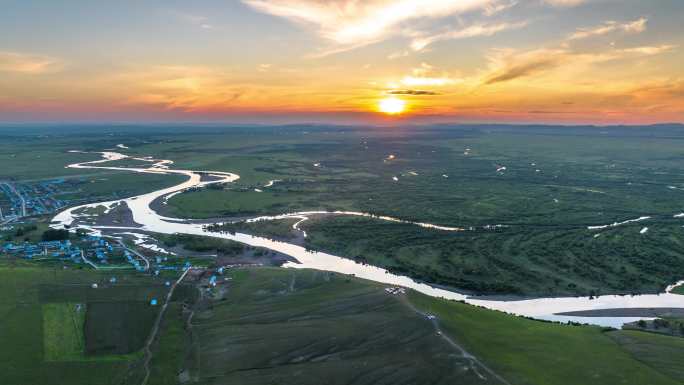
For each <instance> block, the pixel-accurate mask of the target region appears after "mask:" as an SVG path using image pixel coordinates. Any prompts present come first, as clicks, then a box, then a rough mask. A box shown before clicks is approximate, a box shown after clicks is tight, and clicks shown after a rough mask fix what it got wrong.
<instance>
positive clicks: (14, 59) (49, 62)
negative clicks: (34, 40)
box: [0, 51, 63, 75]
mask: <svg viewBox="0 0 684 385" xmlns="http://www.w3.org/2000/svg"><path fill="white" fill-rule="evenodd" d="M62 68H63V64H62V62H61V61H60V60H58V59H55V58H51V57H48V56H41V55H31V54H24V53H18V52H3V51H0V72H16V73H23V74H32V75H38V74H45V73H52V72H58V71H60V70H61V69H62Z"/></svg>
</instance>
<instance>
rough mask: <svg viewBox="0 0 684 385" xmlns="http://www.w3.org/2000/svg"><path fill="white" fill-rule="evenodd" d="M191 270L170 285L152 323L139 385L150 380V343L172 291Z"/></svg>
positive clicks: (188, 269)
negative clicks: (143, 374) (143, 373)
mask: <svg viewBox="0 0 684 385" xmlns="http://www.w3.org/2000/svg"><path fill="white" fill-rule="evenodd" d="M190 270H192V267H189V268H187V269H186V270H185V271H184V272H183V274H181V276H180V278H178V280H176V282H174V283H173V285H171V289H170V290H169V293H168V294H167V295H166V301H164V305H162V308H161V309H160V310H159V314H158V315H157V320H156V321H155V322H154V327H153V328H152V332H150V336H149V337H148V339H147V342H146V343H145V348H144V350H145V363H144V367H145V378H143V380H142V382H141V383H140V384H141V385H146V384H147V380H148V379H149V378H150V361H152V343H153V342H154V340H155V339H156V338H157V333H158V332H159V326H160V325H161V321H162V319H163V318H164V313H165V312H166V308H167V307H168V306H169V302H171V297H172V296H173V292H174V290H176V286H178V284H179V283H180V282H181V281H182V280H183V278H185V276H186V275H188V273H189V272H190Z"/></svg>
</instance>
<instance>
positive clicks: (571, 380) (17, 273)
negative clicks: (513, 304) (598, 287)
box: [0, 262, 684, 385]
mask: <svg viewBox="0 0 684 385" xmlns="http://www.w3.org/2000/svg"><path fill="white" fill-rule="evenodd" d="M226 277H227V278H229V280H226V281H221V283H220V284H219V286H218V287H217V288H214V289H212V291H211V292H207V291H206V288H205V287H201V286H198V287H195V286H191V285H190V284H189V282H188V284H186V285H182V286H180V287H179V288H178V291H177V292H176V294H174V298H173V302H172V303H171V305H170V306H169V308H168V309H167V313H166V316H165V318H164V321H163V322H162V327H161V329H160V334H159V336H158V339H157V341H156V342H155V343H154V344H153V346H152V359H151V364H150V373H151V376H150V382H149V383H150V384H155V385H160V384H178V383H186V382H187V381H191V382H194V383H202V384H233V383H240V384H272V383H278V384H283V385H286V384H298V385H299V384H308V383H310V384H317V383H320V379H321V378H326V382H329V383H331V384H379V383H387V384H390V383H391V384H453V383H459V384H469V383H473V384H476V383H477V384H481V383H485V384H486V383H497V384H498V383H500V382H498V381H497V380H496V378H495V377H494V376H492V375H491V374H489V373H487V372H485V371H484V370H483V369H482V368H481V367H478V366H477V365H476V366H475V367H476V368H480V369H479V372H480V375H482V374H483V373H484V376H485V379H482V378H480V377H479V375H478V374H477V373H476V372H475V371H474V370H473V364H472V362H471V360H470V359H469V358H467V357H465V356H464V355H463V354H462V353H461V351H460V350H459V349H458V348H457V347H456V346H454V345H452V344H450V343H449V342H448V341H447V340H446V339H445V338H444V336H446V337H448V338H449V339H450V340H451V341H453V342H454V343H455V344H457V345H460V346H462V347H463V348H464V349H466V350H467V351H468V352H469V353H471V354H473V355H474V356H475V357H476V358H477V359H478V360H480V361H481V362H482V363H484V364H485V365H486V366H487V367H489V368H490V369H492V370H493V371H494V372H496V373H497V374H498V375H500V376H502V377H504V378H505V379H506V380H507V381H508V382H510V383H511V384H513V385H518V384H520V385H523V384H535V385H537V384H538V385H547V384H548V385H564V384H568V385H575V384H589V385H591V384H607V383H610V384H619V383H627V384H632V385H641V384H643V385H647V384H648V385H661V384H662V385H670V384H672V385H674V384H678V383H681V381H682V371H681V367H680V366H681V365H680V364H681V362H682V360H684V346H682V343H683V342H682V341H684V340H683V339H681V338H678V337H667V336H661V335H655V334H652V333H643V332H636V331H615V330H605V329H602V328H598V327H587V326H568V325H559V324H554V323H548V322H540V321H532V320H528V319H524V318H518V317H514V316H511V315H507V314H503V313H500V312H495V311H490V310H486V309H481V308H477V307H473V306H470V305H466V304H463V303H459V302H453V301H446V300H440V299H435V298H430V297H427V296H424V295H421V294H418V293H415V292H411V291H409V293H408V294H407V295H391V294H388V293H386V292H385V290H384V288H385V286H383V285H380V284H376V283H373V282H369V281H364V280H360V279H356V278H353V277H348V276H344V275H340V274H336V273H329V272H321V271H314V270H296V269H279V268H251V269H231V270H228V271H227V275H226ZM108 278H109V274H106V273H102V272H97V271H93V270H79V269H67V270H64V269H62V268H61V266H55V268H50V267H48V266H47V265H45V264H43V265H36V264H31V263H22V262H14V263H6V262H3V263H2V264H1V265H0V315H2V318H0V319H1V320H2V321H0V325H1V326H2V327H1V328H0V338H2V341H3V344H2V348H0V362H2V364H3V368H5V369H4V370H2V371H0V383H2V384H8V385H15V384H16V385H23V384H53V383H56V382H55V379H59V381H60V382H59V383H68V384H139V383H140V379H141V375H140V373H141V364H140V363H141V358H142V355H141V353H140V352H139V351H135V352H132V353H129V354H124V352H129V351H131V350H133V349H136V347H137V348H139V346H140V341H141V340H143V339H144V337H145V336H146V335H147V334H146V333H145V331H144V330H143V329H144V327H143V326H144V325H145V324H146V323H147V322H149V320H150V319H151V318H152V317H153V316H154V313H153V312H152V310H150V308H149V307H147V308H145V307H144V306H143V303H142V301H141V299H142V298H149V297H150V296H161V295H163V292H162V291H160V290H164V289H163V288H160V283H161V282H157V281H156V280H155V279H154V278H151V277H148V276H145V275H140V274H136V273H130V274H123V275H120V276H119V282H118V283H117V284H116V285H115V286H112V287H109V286H108V285H107V279H108ZM93 282H98V283H100V287H99V288H98V289H92V288H90V284H91V283H93ZM198 289H199V290H201V291H203V292H204V294H203V295H201V296H198V295H197V294H198V293H199V290H198ZM84 293H88V294H84ZM90 293H98V294H90ZM76 304H84V307H82V308H81V309H80V312H76V309H77V307H76ZM182 304H185V306H182ZM83 312H85V314H84V313H83ZM91 312H92V313H91ZM424 314H434V315H436V316H437V321H436V324H433V323H432V322H431V321H429V320H427V319H426V317H425V315H424ZM89 317H92V318H91V319H89ZM112 319H114V320H113V321H112ZM146 320H147V321H146ZM89 322H92V324H90V325H88V323H89ZM67 324H68V327H67ZM79 325H82V326H80V327H79ZM98 325H100V326H98ZM435 325H439V328H440V329H441V331H442V332H443V333H444V334H440V333H438V331H439V329H436V327H435ZM92 327H96V328H98V329H97V330H93V331H89V330H88V328H92ZM79 329H80V331H79ZM89 333H95V335H96V336H98V339H96V340H95V342H96V344H95V345H92V346H98V348H97V351H91V352H89V351H88V346H89V342H88V338H90V336H89ZM129 333H130V336H129V335H128V334H129ZM103 337H104V338H103ZM122 340H123V341H125V342H124V343H120V341H122ZM135 341H138V342H137V344H136V343H135ZM114 345H118V346H116V349H112V347H113V346H114Z"/></svg>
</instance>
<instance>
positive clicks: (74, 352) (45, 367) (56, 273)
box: [0, 257, 166, 385]
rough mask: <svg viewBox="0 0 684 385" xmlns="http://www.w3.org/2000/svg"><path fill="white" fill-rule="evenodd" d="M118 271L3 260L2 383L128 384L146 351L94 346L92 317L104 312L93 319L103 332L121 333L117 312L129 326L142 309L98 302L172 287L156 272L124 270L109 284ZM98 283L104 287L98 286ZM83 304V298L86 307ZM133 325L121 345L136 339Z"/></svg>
mask: <svg viewBox="0 0 684 385" xmlns="http://www.w3.org/2000/svg"><path fill="white" fill-rule="evenodd" d="M0 258H2V257H0ZM110 274H111V273H102V272H97V271H93V270H85V269H71V268H70V269H64V268H63V267H62V265H61V264H58V265H55V266H53V267H50V266H49V265H48V264H40V265H39V264H35V263H26V262H22V261H14V262H7V261H1V260H0V320H1V321H0V340H1V341H2V344H1V345H2V348H1V349H0V363H1V364H0V366H2V368H3V370H1V371H0V383H2V384H7V385H25V384H57V383H60V384H84V385H85V384H87V385H94V384H98V385H99V384H121V383H122V381H123V379H124V378H125V377H126V375H127V373H128V372H129V366H130V365H131V364H132V363H133V362H135V361H136V360H138V359H139V355H138V354H137V353H132V354H128V355H123V354H107V353H108V352H106V351H94V352H88V350H87V346H88V339H89V338H88V334H87V329H88V328H89V326H88V325H87V318H88V317H93V316H94V317H95V318H99V321H98V322H99V324H98V325H94V326H95V327H94V328H93V327H92V326H90V328H91V329H92V331H91V332H92V333H95V334H96V335H98V336H103V335H110V334H112V335H113V333H114V332H115V331H116V330H115V329H116V327H115V326H116V322H113V321H116V319H117V317H119V318H125V319H127V321H126V323H125V325H129V326H130V325H135V324H136V323H140V324H141V325H144V323H143V322H141V319H142V318H144V316H145V315H144V312H142V311H140V309H138V310H136V311H127V312H121V313H120V314H117V315H114V314H112V313H111V312H110V313H107V314H101V313H100V311H99V310H98V309H97V307H98V306H102V304H111V303H115V304H116V303H140V301H141V300H142V299H143V298H144V301H149V297H150V296H152V295H163V292H164V291H165V290H166V289H162V287H163V283H162V282H156V281H155V280H154V279H152V278H150V277H146V276H142V275H138V274H134V273H123V272H118V273H116V274H117V277H118V283H117V285H119V286H117V287H108V283H107V282H108V280H109V278H110V277H111V275H110ZM92 283H98V284H99V285H100V287H99V288H98V289H92V288H91V287H90V285H91V284H92ZM95 293H97V294H95ZM145 293H146V294H145ZM128 296H130V297H128ZM76 304H82V305H83V306H82V307H81V309H80V311H76ZM133 310H134V309H133ZM141 313H143V314H141ZM119 325H121V323H119ZM129 326H127V327H126V328H125V329H123V330H119V331H118V333H119V334H118V336H119V337H122V338H121V339H119V340H118V341H117V342H116V343H117V344H119V343H120V342H119V341H124V342H125V341H126V339H127V338H129V337H128V336H126V335H121V333H124V334H125V333H126V332H127V331H129V329H130V327H129ZM147 332H149V328H148V331H147ZM142 334H145V333H142ZM135 336H136V335H135V333H132V337H131V338H134V337H135Z"/></svg>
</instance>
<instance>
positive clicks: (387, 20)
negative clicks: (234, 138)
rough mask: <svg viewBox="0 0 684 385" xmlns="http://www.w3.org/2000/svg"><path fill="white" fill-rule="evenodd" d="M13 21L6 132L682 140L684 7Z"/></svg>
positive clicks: (196, 6) (319, 0)
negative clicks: (380, 126) (676, 126)
mask: <svg viewBox="0 0 684 385" xmlns="http://www.w3.org/2000/svg"><path fill="white" fill-rule="evenodd" d="M0 5H1V6H2V7H1V8H0V121H4V122H12V121H89V122H92V121H102V122H109V121H195V122H204V121H221V122H247V123H294V122H321V123H325V122H330V123H382V122H390V123H396V122H412V123H413V122H417V123H423V122H425V123H431V122H456V123H458V122H509V123H526V122H539V123H542V122H543V123H563V124H574V123H595V124H611V123H631V124H638V123H657V122H684V65H683V63H684V54H683V51H684V47H683V46H684V26H683V24H682V20H684V1H682V0H653V1H643V0H396V1H389V0H363V1H362V0H330V1H323V0H198V1H180V0H175V1H174V0H145V1H142V0H130V1H129V0H117V1H95V0H91V1H86V0H81V1H77V0H61V1H56V0H55V1H33V0H16V1H15V0H2V1H0ZM397 100H398V101H399V102H397ZM388 101H389V104H388ZM383 103H384V104H383ZM397 103H400V104H401V105H399V104H397ZM381 105H382V106H388V105H389V106H391V108H399V109H401V107H403V110H402V111H395V112H401V113H395V114H392V115H390V114H386V113H383V112H381V111H380V110H381V109H382V108H381ZM383 108H384V107H383Z"/></svg>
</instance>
